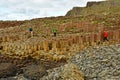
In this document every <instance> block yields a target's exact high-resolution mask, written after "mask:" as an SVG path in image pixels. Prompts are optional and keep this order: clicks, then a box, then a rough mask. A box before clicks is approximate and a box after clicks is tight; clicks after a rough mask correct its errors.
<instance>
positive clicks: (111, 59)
mask: <svg viewBox="0 0 120 80" xmlns="http://www.w3.org/2000/svg"><path fill="white" fill-rule="evenodd" d="M70 62H71V63H74V64H76V65H77V66H78V67H79V69H80V70H81V71H82V72H83V73H84V76H85V78H86V79H87V80H119V79H120V44H116V45H110V46H97V47H92V48H88V49H85V50H83V51H81V52H79V53H76V54H75V55H74V56H73V57H72V59H71V60H70Z"/></svg>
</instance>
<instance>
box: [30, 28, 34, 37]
mask: <svg viewBox="0 0 120 80" xmlns="http://www.w3.org/2000/svg"><path fill="white" fill-rule="evenodd" d="M29 31H30V35H31V37H33V29H32V27H30V28H29Z"/></svg>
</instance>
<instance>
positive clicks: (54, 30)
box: [53, 28, 57, 37]
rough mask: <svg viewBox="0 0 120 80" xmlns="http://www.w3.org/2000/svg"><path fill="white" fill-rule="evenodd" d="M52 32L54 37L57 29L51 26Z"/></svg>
mask: <svg viewBox="0 0 120 80" xmlns="http://www.w3.org/2000/svg"><path fill="white" fill-rule="evenodd" d="M53 34H54V37H55V36H56V34H57V29H56V28H53Z"/></svg>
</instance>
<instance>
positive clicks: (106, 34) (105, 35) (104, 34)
mask: <svg viewBox="0 0 120 80" xmlns="http://www.w3.org/2000/svg"><path fill="white" fill-rule="evenodd" d="M103 41H108V32H107V31H104V33H103Z"/></svg>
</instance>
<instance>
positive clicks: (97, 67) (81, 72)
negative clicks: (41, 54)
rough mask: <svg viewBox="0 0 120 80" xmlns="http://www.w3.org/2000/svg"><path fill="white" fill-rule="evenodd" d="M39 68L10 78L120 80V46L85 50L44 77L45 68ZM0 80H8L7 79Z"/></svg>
mask: <svg viewBox="0 0 120 80" xmlns="http://www.w3.org/2000/svg"><path fill="white" fill-rule="evenodd" d="M32 66H33V68H32ZM38 66H39V65H38ZM38 66H37V65H36V67H35V65H31V66H29V67H31V68H28V69H27V68H24V71H23V73H22V74H19V75H17V76H16V77H9V78H11V79H14V80H29V79H30V80H31V79H32V78H33V79H35V80H119V79H120V44H115V45H109V46H95V47H89V48H87V49H84V50H82V51H81V52H78V53H76V54H75V55H74V56H73V57H72V58H71V59H70V60H69V61H68V63H66V64H65V65H61V66H59V67H56V68H53V69H48V70H47V71H46V73H47V74H46V75H44V76H42V77H41V76H40V74H41V73H40V72H41V71H43V72H45V71H44V69H45V68H42V67H40V66H39V70H40V72H39V71H38V70H37V69H38ZM34 68H36V70H37V71H36V70H34ZM41 68H42V69H41ZM32 70H33V71H32ZM30 71H31V72H32V73H31V72H30ZM43 72H42V74H44V73H43ZM42 74H41V75H42ZM38 75H39V76H38ZM9 78H8V79H9ZM0 80H6V78H1V79H0Z"/></svg>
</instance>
